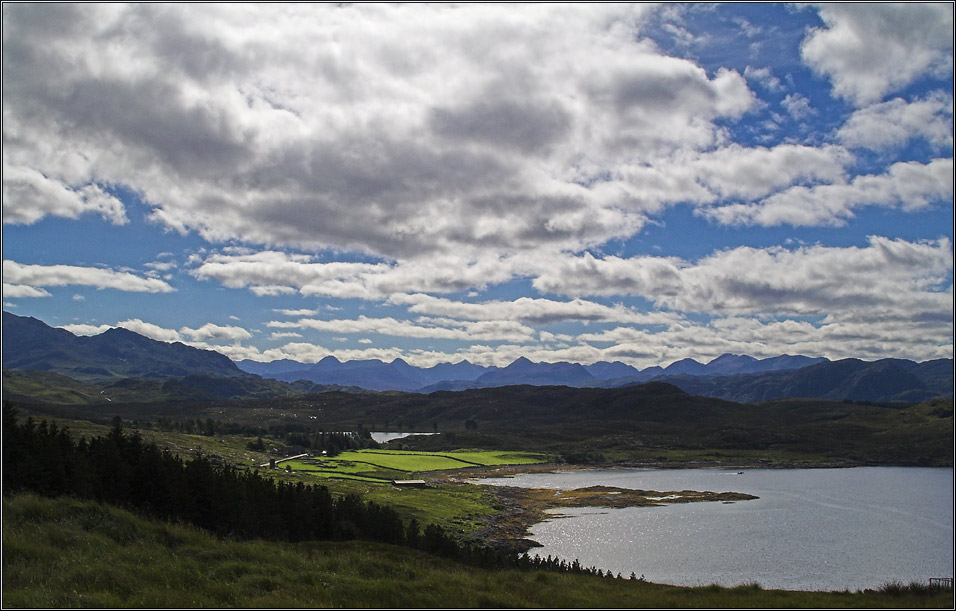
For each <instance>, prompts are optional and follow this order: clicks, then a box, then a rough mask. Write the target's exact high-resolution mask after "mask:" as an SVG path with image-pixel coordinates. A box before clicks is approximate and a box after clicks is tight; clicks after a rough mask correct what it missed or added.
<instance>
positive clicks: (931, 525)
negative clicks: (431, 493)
mask: <svg viewBox="0 0 956 611" xmlns="http://www.w3.org/2000/svg"><path fill="white" fill-rule="evenodd" d="M481 482H482V483H488V484H500V485H507V486H523V487H534V488H558V489H568V488H581V487H585V486H593V485H606V486H619V487H621V488H634V489H645V490H657V491H662V492H663V491H679V490H710V491H714V492H726V491H734V492H746V493H749V494H754V495H756V496H759V497H760V498H759V499H756V500H751V501H739V502H736V503H730V504H725V503H719V502H709V503H686V504H676V505H669V506H665V507H632V508H626V509H598V508H574V509H564V510H561V512H560V515H562V516H566V517H556V518H554V519H551V520H549V521H547V522H544V523H541V524H538V525H536V526H534V527H533V528H532V530H531V538H532V539H534V540H535V541H537V542H538V543H541V544H542V545H543V547H541V548H536V549H535V550H534V552H536V553H538V554H540V555H542V556H548V555H551V556H557V557H559V558H565V559H567V560H569V561H570V560H573V559H575V558H577V559H578V560H580V561H581V563H582V564H583V565H585V566H596V567H599V568H602V569H605V570H607V569H610V570H611V571H612V572H614V573H615V574H617V573H621V574H622V575H623V576H625V577H627V576H629V575H630V574H631V572H632V571H633V572H634V573H636V574H637V575H638V576H640V575H644V576H645V578H646V579H647V580H648V581H653V582H657V583H670V584H675V585H706V584H711V583H718V584H720V585H725V586H733V585H737V584H741V583H747V582H752V581H755V582H757V583H759V584H760V585H761V586H763V587H765V588H780V589H791V590H844V589H849V590H860V589H864V588H878V587H879V586H881V585H883V584H885V583H887V582H889V581H901V582H903V583H909V582H910V581H919V582H922V583H925V582H926V580H927V579H928V578H930V577H952V576H953V470H952V469H930V468H925V469H924V468H909V467H860V468H853V469H744V470H743V473H742V474H738V473H737V471H736V470H733V471H727V470H720V469H611V470H587V471H570V472H564V473H540V474H527V475H521V476H518V477H514V478H498V479H485V480H481Z"/></svg>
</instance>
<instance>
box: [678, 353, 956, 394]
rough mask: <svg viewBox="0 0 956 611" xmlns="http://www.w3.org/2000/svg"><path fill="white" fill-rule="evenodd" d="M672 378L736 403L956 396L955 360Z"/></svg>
mask: <svg viewBox="0 0 956 611" xmlns="http://www.w3.org/2000/svg"><path fill="white" fill-rule="evenodd" d="M666 379H667V381H668V382H670V383H672V384H674V385H676V386H678V387H680V388H682V389H683V390H685V391H687V392H689V393H692V394H695V395H702V396H707V397H716V398H721V399H727V400H730V401H741V402H759V401H769V400H771V399H779V398H784V397H807V398H820V399H832V400H844V399H846V400H850V401H901V402H911V403H915V402H920V401H925V400H927V399H931V398H934V397H952V396H953V361H952V359H938V360H935V361H927V362H925V363H916V362H915V361H909V360H904V359H881V360H878V361H872V362H867V361H861V360H860V359H842V360H839V361H832V362H831V361H827V362H823V363H817V364H816V365H810V366H808V367H803V368H800V369H796V370H786V371H771V372H763V373H754V374H740V375H732V376H689V375H682V376H670V377H667V378H666Z"/></svg>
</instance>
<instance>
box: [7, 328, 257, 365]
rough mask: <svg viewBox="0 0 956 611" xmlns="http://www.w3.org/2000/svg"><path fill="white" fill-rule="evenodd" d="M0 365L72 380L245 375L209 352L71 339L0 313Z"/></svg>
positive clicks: (135, 339)
mask: <svg viewBox="0 0 956 611" xmlns="http://www.w3.org/2000/svg"><path fill="white" fill-rule="evenodd" d="M3 366H4V367H5V368H7V369H13V370H36V371H52V372H56V373H60V374H63V375H67V376H69V377H71V378H74V379H77V380H108V379H114V378H123V377H135V378H145V379H161V378H168V377H182V376H187V375H193V374H208V375H214V376H222V377H243V376H246V375H248V374H246V373H245V372H243V371H241V370H240V369H239V368H238V367H236V365H235V364H234V363H233V362H232V361H230V360H229V359H228V358H227V357H225V356H223V355H222V354H219V353H218V352H215V351H212V350H201V349H199V348H193V347H191V346H187V345H185V344H182V343H179V342H176V343H166V342H160V341H156V340H153V339H149V338H147V337H143V336H142V335H139V334H137V333H134V332H132V331H128V330H126V329H110V330H108V331H105V332H104V333H101V334H99V335H94V336H92V337H82V336H76V335H73V334H72V333H70V332H69V331H65V330H63V329H56V328H53V327H50V326H49V325H47V324H46V323H44V322H42V321H40V320H37V319H35V318H30V317H24V316H17V315H15V314H11V313H10V312H4V313H3Z"/></svg>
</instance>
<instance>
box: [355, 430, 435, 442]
mask: <svg viewBox="0 0 956 611" xmlns="http://www.w3.org/2000/svg"><path fill="white" fill-rule="evenodd" d="M437 434H438V433H389V432H386V431H375V432H371V433H369V435H371V436H372V440H373V441H375V442H377V443H385V442H387V441H391V440H393V439H404V438H405V437H411V436H412V435H437Z"/></svg>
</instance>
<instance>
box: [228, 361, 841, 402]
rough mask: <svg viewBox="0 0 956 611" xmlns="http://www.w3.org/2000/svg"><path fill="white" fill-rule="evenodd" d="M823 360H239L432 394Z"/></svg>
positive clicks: (268, 370)
mask: <svg viewBox="0 0 956 611" xmlns="http://www.w3.org/2000/svg"><path fill="white" fill-rule="evenodd" d="M825 361H826V359H824V358H810V357H805V356H790V355H783V356H777V357H773V358H767V359H756V358H754V357H751V356H742V355H735V354H725V355H723V356H719V357H717V358H716V359H714V360H712V361H710V362H709V363H707V364H703V363H699V362H697V361H695V360H693V359H683V360H680V361H677V362H675V363H672V364H671V365H669V366H667V367H664V368H661V367H648V368H647V369H644V370H640V369H637V368H635V367H632V366H630V365H627V364H626V363H622V362H620V361H615V362H607V361H601V362H597V363H593V364H590V365H581V364H579V363H535V362H532V361H530V360H529V359H527V358H524V357H520V358H518V359H516V360H515V361H514V362H512V363H511V364H510V365H507V366H506V367H488V366H481V365H475V364H472V363H469V362H468V361H461V362H459V363H441V364H439V365H435V366H434V367H429V368H421V367H414V366H412V365H409V364H408V363H406V362H405V361H403V360H402V359H395V360H393V361H391V362H384V361H380V360H376V359H371V360H362V361H348V362H345V363H343V362H341V361H339V360H338V359H336V358H335V357H334V356H327V357H325V358H324V359H322V360H321V361H319V362H318V363H315V364H313V365H308V364H305V363H299V362H297V361H290V360H283V361H273V362H271V363H261V362H258V361H249V360H243V361H237V362H236V364H237V365H238V367H239V368H240V369H242V370H243V371H246V372H249V373H254V374H256V375H260V376H263V377H269V378H274V379H276V380H282V381H286V382H295V381H297V380H307V381H310V382H314V383H316V384H341V385H344V386H359V387H362V388H366V389H369V390H401V391H415V392H425V393H428V392H434V391H437V390H465V389H468V388H490V387H495V386H513V385H518V384H529V385H532V386H574V387H592V386H603V387H609V386H623V385H627V384H637V383H641V382H646V381H649V380H653V379H657V378H660V377H670V376H680V375H690V376H711V375H731V374H743V373H759V372H766V371H780V370H790V369H798V368H800V367H806V366H808V365H813V364H816V363H820V362H825Z"/></svg>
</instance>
